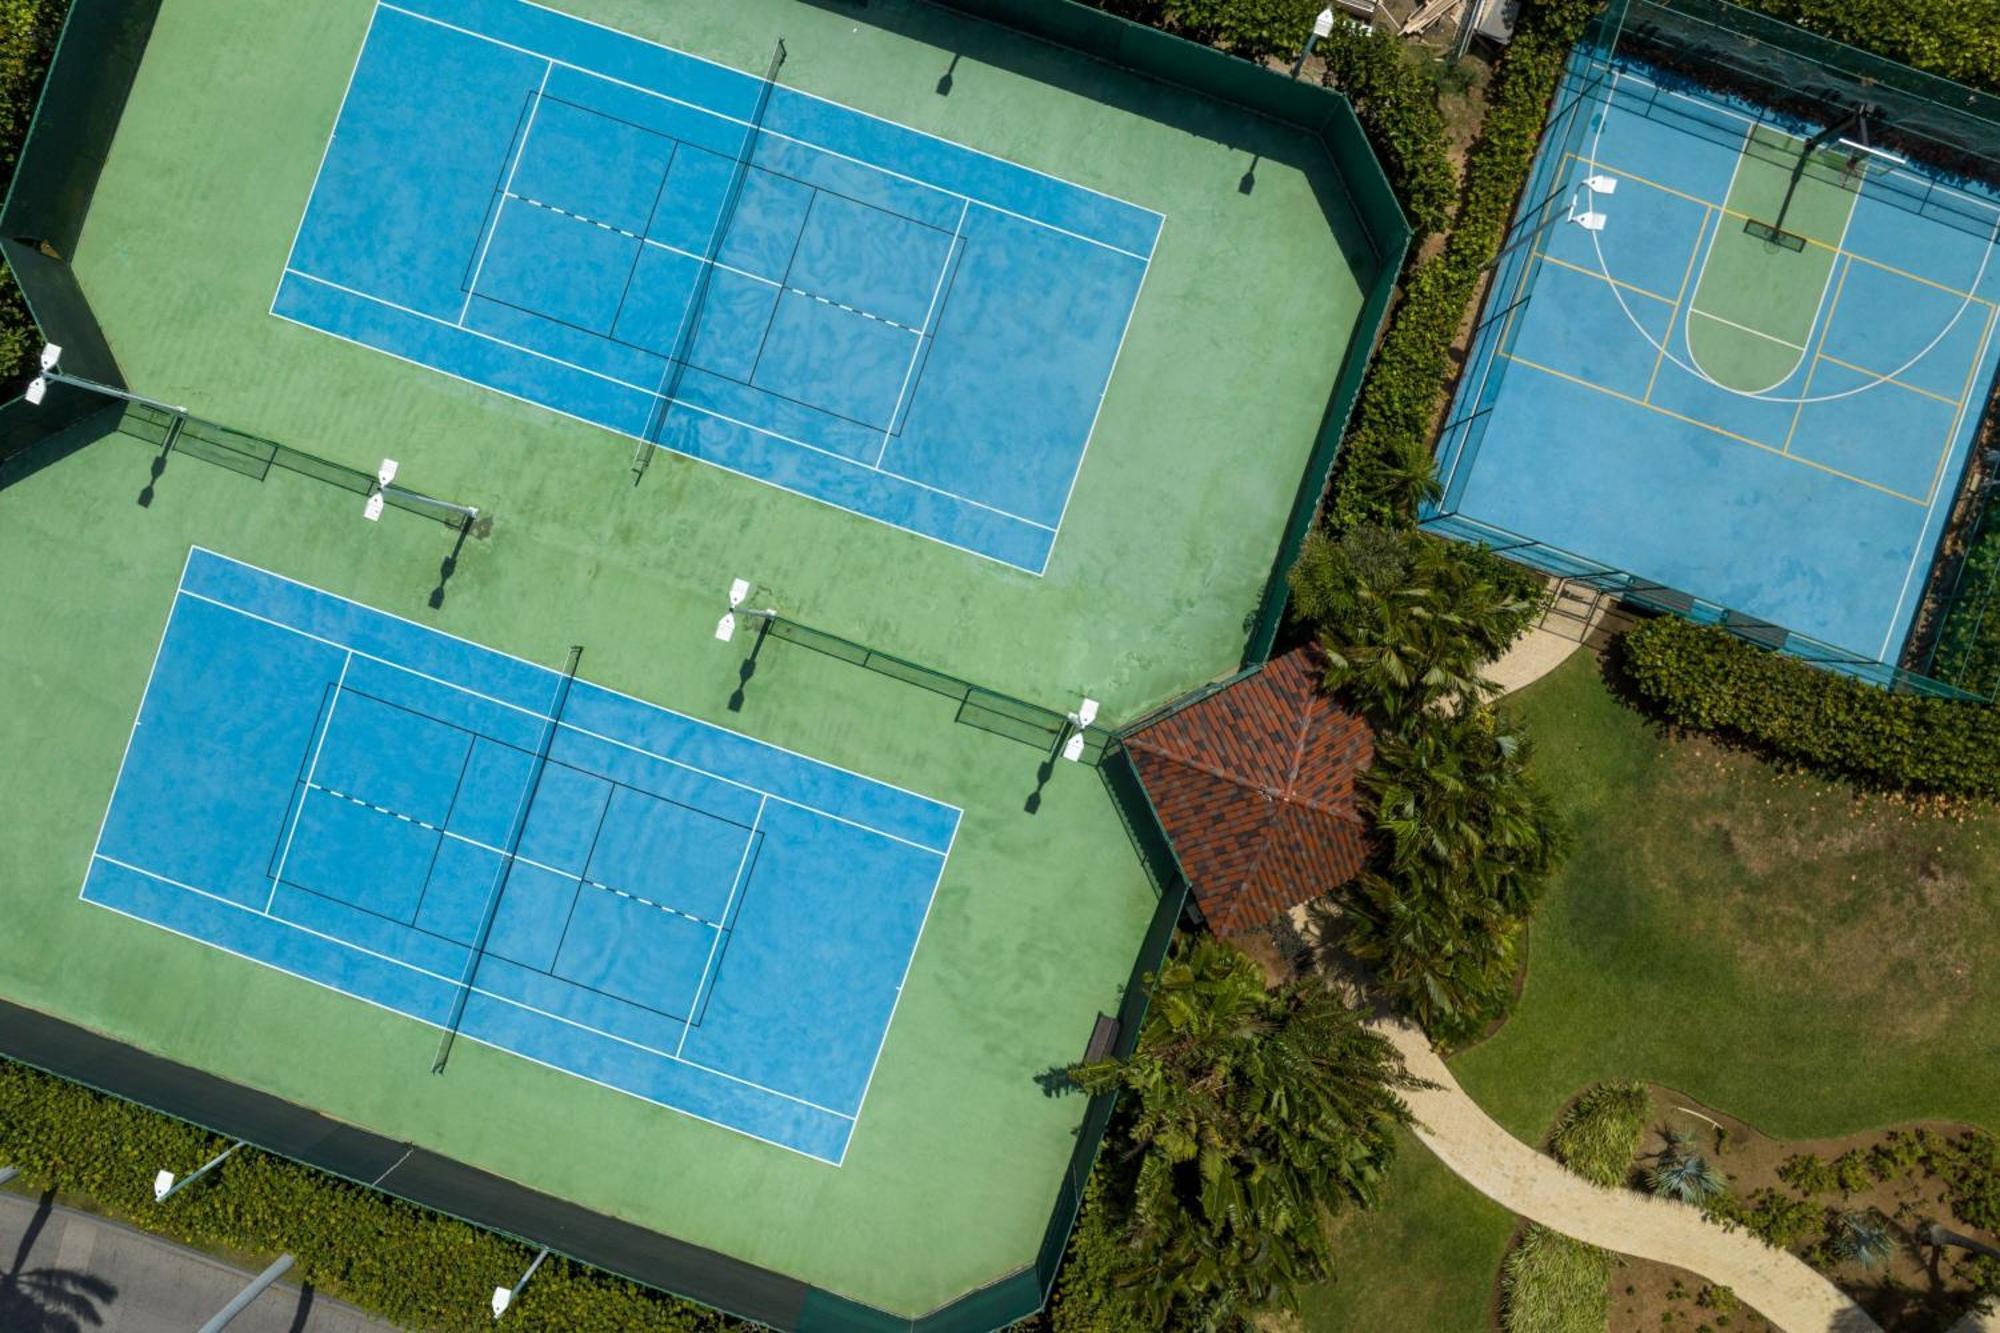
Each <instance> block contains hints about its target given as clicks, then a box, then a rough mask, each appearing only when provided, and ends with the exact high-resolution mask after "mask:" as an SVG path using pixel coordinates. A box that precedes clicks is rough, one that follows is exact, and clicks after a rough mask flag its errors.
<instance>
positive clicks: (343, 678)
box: [264, 648, 354, 914]
mask: <svg viewBox="0 0 2000 1333" xmlns="http://www.w3.org/2000/svg"><path fill="white" fill-rule="evenodd" d="M353 665H354V650H353V649H352V648H349V649H348V650H347V656H346V657H344V658H342V659H341V660H340V678H339V679H338V680H336V681H334V683H333V699H332V700H331V701H330V702H329V703H328V704H327V706H326V721H325V722H323V723H322V724H321V725H320V729H319V739H318V740H317V741H315V742H313V752H312V760H311V762H309V763H308V764H307V765H306V785H305V790H304V791H301V792H300V793H299V806H298V809H296V810H294V811H292V826H291V828H289V829H287V830H286V831H285V847H284V850H283V851H281V852H279V853H278V865H277V868H276V869H274V870H273V871H272V872H271V892H270V893H268V894H266V895H265V897H264V911H265V912H266V913H267V914H268V913H269V912H270V910H271V903H272V900H273V899H275V898H276V897H277V896H278V886H279V885H280V884H282V883H284V882H285V862H286V861H288V860H290V859H291V856H292V839H293V838H296V837H297V836H298V835H299V820H300V819H302V818H304V817H305V813H306V800H307V798H309V797H310V796H311V795H312V790H313V774H314V773H316V772H318V771H319V756H320V751H322V750H324V749H325V748H326V738H327V737H328V736H329V735H331V734H332V733H333V714H334V711H335V710H336V709H338V708H339V707H340V692H341V689H342V688H343V687H344V686H345V685H346V684H347V668H349V667H351V666H353Z"/></svg>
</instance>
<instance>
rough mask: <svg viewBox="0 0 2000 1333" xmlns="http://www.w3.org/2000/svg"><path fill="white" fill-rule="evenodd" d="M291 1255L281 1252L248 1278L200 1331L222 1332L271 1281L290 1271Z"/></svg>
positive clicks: (208, 1332)
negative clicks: (241, 1288)
mask: <svg viewBox="0 0 2000 1333" xmlns="http://www.w3.org/2000/svg"><path fill="white" fill-rule="evenodd" d="M291 1267H292V1256H291V1255H289V1254H281V1255H279V1256H278V1257H277V1258H276V1259H274V1260H272V1261H271V1266H270V1267H269V1268H267V1269H265V1270H264V1271H263V1272H261V1273H259V1274H258V1275H257V1276H256V1277H253V1278H251V1279H250V1285H249V1286H247V1287H245V1288H244V1289H243V1290H241V1291H239V1292H237V1293H236V1297H235V1299H233V1300H232V1301H230V1302H229V1304H227V1305H225V1306H223V1307H222V1308H221V1309H220V1310H218V1311H216V1313H215V1318H213V1319H211V1320H209V1321H208V1322H207V1323H206V1324H203V1325H202V1326H201V1333H222V1330H223V1329H225V1328H227V1327H228V1326H229V1321H230V1320H232V1319H234V1318H236V1316H237V1315H240V1314H242V1313H243V1312H244V1311H245V1310H247V1309H249V1308H250V1302H252V1301H254V1300H256V1299H257V1298H258V1297H259V1296H262V1295H263V1294H264V1293H265V1292H266V1291H267V1290H269V1289H270V1286H271V1284H272V1283H274V1282H276V1281H277V1280H278V1279H279V1278H281V1277H283V1276H284V1275H285V1274H286V1273H288V1272H290V1271H291Z"/></svg>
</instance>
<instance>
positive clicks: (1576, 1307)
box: [1500, 1226, 1611, 1333]
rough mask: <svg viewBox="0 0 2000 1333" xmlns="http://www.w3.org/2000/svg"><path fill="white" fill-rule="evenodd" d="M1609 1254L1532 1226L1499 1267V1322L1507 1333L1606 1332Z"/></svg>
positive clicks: (1559, 1234) (1609, 1268) (1609, 1306)
mask: <svg viewBox="0 0 2000 1333" xmlns="http://www.w3.org/2000/svg"><path fill="white" fill-rule="evenodd" d="M1610 1277H1611V1256H1610V1255H1609V1254H1607V1253H1606V1252H1605V1251H1603V1250H1600V1249H1597V1248H1596V1247H1595V1246H1591V1245H1585V1244H1584V1243H1583V1242H1581V1241H1575V1240H1571V1239H1570V1238H1569V1237H1568V1236H1565V1235H1562V1234H1561V1233H1559V1232H1555V1231H1550V1230H1548V1229H1547V1228H1546V1227H1537V1226H1531V1227H1529V1228H1528V1229H1527V1230H1526V1231H1524V1232H1522V1233H1521V1242H1520V1244H1518V1245H1516V1246H1515V1247H1514V1248H1513V1249H1512V1250H1510V1251H1508V1253H1507V1260H1506V1262H1505V1263H1504V1264H1502V1265H1501V1268H1500V1301H1501V1307H1500V1324H1501V1327H1502V1328H1504V1329H1506V1330H1507V1333H1604V1324H1605V1321H1606V1320H1607V1319H1609V1318H1610V1316H1611V1298H1610V1295H1609V1291H1610V1288H1609V1286H1608V1285H1607V1283H1608V1282H1609V1280H1610Z"/></svg>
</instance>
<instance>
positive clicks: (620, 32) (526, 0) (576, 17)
mask: <svg viewBox="0 0 2000 1333" xmlns="http://www.w3.org/2000/svg"><path fill="white" fill-rule="evenodd" d="M521 3H523V4H525V5H527V6H528V7H529V8H531V9H539V10H541V11H542V12H543V13H545V14H555V15H558V16H559V17H562V18H566V19H569V20H571V21H573V22H576V23H582V24H584V25H586V26H588V27H592V28H596V29H598V30H600V31H602V32H608V33H611V34H612V35H614V36H617V37H622V38H624V39H625V40H627V41H633V42H638V43H639V44H640V45H642V46H650V47H653V48H654V49H655V50H659V51H667V52H670V53H671V54H673V55H677V56H685V57H686V58H687V59H689V60H695V61H699V62H701V63H702V64H704V65H707V66H708V67H710V68H711V69H720V70H727V71H728V72H730V73H731V74H740V75H742V76H743V77H745V78H751V79H754V78H756V77H757V76H756V75H754V74H752V73H750V72H749V71H747V70H740V69H737V68H736V67H735V66H734V65H725V64H723V63H722V62H721V61H720V60H711V59H709V58H708V57H707V56H700V55H696V54H695V53H694V52H692V51H683V50H681V49H680V48H679V47H677V46H668V45H667V44H666V43H665V42H658V41H654V40H653V39H652V38H650V37H641V36H639V35H637V34H636V33H629V32H626V31H625V30H624V29H622V28H614V27H612V26H611V25H610V24H608V23H600V22H598V21H597V20H596V19H588V18H584V17H583V16H582V15H580V14H571V13H567V12H565V11H563V10H559V9H554V8H552V7H550V6H548V5H545V4H541V3H540V2H539V0H521ZM785 91H786V92H788V93H791V94H793V95H794V96H797V97H803V98H805V99H806V100H808V101H812V102H818V103H819V104H820V105H821V106H831V107H838V108H839V109H840V110H842V111H851V112H853V113H854V114H855V115H857V116H862V117H865V118H866V119H868V120H872V121H875V122H877V123H879V124H883V125H894V126H895V127H896V128H897V129H899V130H903V131H906V132H907V133H910V134H915V135H920V136H922V137H923V138H926V139H929V140H932V141H933V142H935V143H941V144H944V145H945V146H946V147H949V148H956V149H958V150H960V151H961V152H966V153H971V154H973V155H974V156H976V157H983V158H985V159H987V160H988V161H990V162H1000V163H1004V164H1005V165H1007V166H1010V167H1013V168H1015V169H1016V170H1019V171H1025V172H1028V173H1029V174H1030V175H1034V176H1040V177H1041V178H1042V179H1043V180H1051V181H1054V182H1055V183H1056V184H1058V185H1067V186H1069V187H1070V188H1071V189H1073V190H1082V191H1083V192H1084V193H1086V194H1094V195H1096V196H1097V197H1098V198H1099V199H1109V200H1110V201H1111V202H1112V203H1114V204H1123V205H1125V207H1127V208H1130V209H1135V210H1137V211H1138V212H1141V213H1150V214H1152V215H1153V216H1154V217H1156V218H1160V219H1161V220H1162V221H1164V220H1165V218H1166V215H1165V214H1164V213H1162V212H1160V211H1159V210H1158V209H1156V208H1148V207H1146V206H1145V205H1144V204H1135V203H1133V202H1132V201H1131V200H1130V199H1121V198H1120V197H1119V196H1117V195H1115V194H1109V193H1106V192H1105V191H1103V190H1099V189H1094V188H1092V187H1091V186H1088V185H1079V184H1078V183H1077V182H1075V181H1073V180H1069V179H1066V178H1065V177H1062V176H1058V175H1056V174H1055V173H1054V172H1050V171H1043V170H1042V169H1041V168H1040V167H1031V166H1028V165H1026V164H1025V163H1021V162H1016V161H1014V160H1013V159H1012V158H1008V157H1002V156H1000V155H999V154H998V153H989V152H987V151H986V150H985V149H984V148H973V147H970V146H968V145H966V144H962V143H959V142H958V141H957V140H956V139H947V138H945V137H944V136H943V135H941V134H933V133H931V132H930V131H929V130H920V129H918V128H916V127H915V126H914V125H905V124H903V122H901V121H900V120H891V119H889V118H888V117H887V116H878V115H876V114H875V113H874V112H872V111H863V110H861V109H860V108H859V107H852V106H849V105H848V104H847V103H845V102H836V101H834V100H833V99H832V98H830V97H821V96H820V95H819V94H818V93H809V92H807V91H805V90H804V89H803V88H793V87H789V86H787V87H786V89H785ZM1327 156H1328V158H1329V159H1331V157H1332V154H1331V153H1330V152H1329V153H1328V155H1327Z"/></svg>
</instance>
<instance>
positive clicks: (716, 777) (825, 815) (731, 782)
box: [180, 588, 963, 892]
mask: <svg viewBox="0 0 2000 1333" xmlns="http://www.w3.org/2000/svg"><path fill="white" fill-rule="evenodd" d="M180 595H181V596H183V597H192V598H194V599H195V600H196V601H198V602H207V603H208V604H209V605H210V606H219V607H221V608H222V609H223V610H225V611H233V612H235V613H236V614H237V615H239V616H245V617H247V618H249V619H251V620H255V621H258V622H260V623H262V624H266V625H270V626H272V627H274V628H276V629H282V630H290V631H291V632H292V633H294V634H297V635H299V636H301V637H302V638H307V639H311V640H312V641H313V642H315V643H323V644H325V645H326V646H327V647H329V648H338V649H340V650H342V651H343V652H345V653H347V654H348V657H349V659H350V660H352V659H353V658H356V657H359V658H361V659H363V660H364V661H369V662H374V663H375V664H377V665H378V666H385V667H388V668H389V669H390V670H391V671H401V672H403V673H405V674H406V675H411V676H415V677H417V678H418V679H419V680H426V681H429V682H430V683H431V684H433V685H441V686H443V687H444V688H446V689H450V690H457V691H458V692H459V693H461V694H464V695H467V696H469V697H471V698H474V699H480V700H484V701H485V702H486V703H490V704H493V705H495V706H497V707H500V708H508V709H512V710H513V711H515V712H517V713H520V714H522V715H523V716H526V717H532V718H534V719H536V720H537V721H541V722H554V723H555V724H556V727H557V728H558V729H559V730H562V731H572V732H575V733H576V734H577V735H579V736H588V737H589V738H590V739H592V740H596V741H603V742H604V743H605V744H607V745H616V746H618V747H620V748H621V749H626V750H630V751H632V753H634V754H638V755H643V756H645V757H646V758H648V759H652V760H656V761H657V762H659V763H662V764H666V765H668V766H669V767H672V768H678V769H683V770H685V771H687V772H689V773H695V774H698V775H700V776H701V777H705V778H708V779H710V780H711V781H715V782H720V783H723V784H725V785H726V786H730V787H735V788H736V789H738V790H739V791H745V792H749V793H750V794H751V795H754V796H759V797H769V798H770V799H771V800H774V801H776V802H778V803H779V804H780V805H789V806H791V807H792V808H794V809H796V810H803V811H805V812H806V813H807V814H811V815H817V816H819V817H820V818H821V819H830V820H832V821H833V822H835V823H837V824H845V825H847V826H848V827H849V828H857V829H860V830H861V831H862V832H864V833H872V834H874V835H875V836H876V837H878V838H887V839H888V840H889V841H891V842H899V843H902V844H903V845H904V846H906V847H913V848H915V849H916V850H918V851H920V852H923V853H924V854H925V855H927V856H937V857H942V856H943V855H944V854H945V853H943V852H940V851H938V850H937V849H936V848H934V847H926V846H924V845H923V844H922V843H920V842H915V841H912V840H911V839H909V838H905V837H903V836H902V835H900V834H896V833H890V832H888V831H887V830H885V829H878V828H874V827H871V826H870V825H867V824H864V823H862V822H861V821H859V820H857V819H849V818H848V817H846V816H845V815H837V814H834V813H833V812H832V811H831V810H822V809H820V808H818V807H817V806H812V805H807V804H806V803H805V802H804V801H795V800H793V799H791V798H790V797H788V796H781V795H779V794H778V793H777V792H771V791H765V790H764V789H763V788H761V787H753V786H752V785H750V784H749V783H747V782H743V781H740V780H738V779H736V778H730V777H724V776H723V775H722V774H720V773H711V772H709V771H708V770H707V769H705V768H700V767H697V766H696V765H694V764H690V763H688V762H686V761H685V760H681V759H674V758H671V757H669V756H667V755H663V754H656V753H654V752H653V751H651V750H648V749H646V748H645V747H644V746H642V745H634V744H632V743H631V742H630V741H622V740H619V739H617V738H616V737H614V736H605V735H601V734H599V733H598V732H595V731H592V730H590V729H589V728H588V727H579V726H577V725H576V724H575V723H574V722H566V721H562V720H560V719H557V718H552V717H550V716H549V715H548V714H547V713H543V712H540V711H538V710H536V709H533V708H529V707H527V706H526V705H525V704H517V703H513V702H511V701H510V700H507V699H501V698H497V697H495V696H493V695H490V694H482V693H481V692H480V691H478V690H475V689H473V688H472V687H471V686H469V685H460V684H458V683H456V682H454V681H449V680H445V679H443V678H442V677H439V676H433V675H430V674H429V673H427V672H423V671H419V670H417V669H416V668H415V667H412V666H405V665H404V664H403V663H401V662H392V661H390V660H389V659H388V658H386V657H377V656H376V655H375V654H373V653H371V652H368V651H366V650H365V649H361V648H350V647H348V646H347V645H346V644H344V643H339V642H336V641H335V640H333V639H329V638H326V637H324V636H323V635H319V634H314V633H313V632H312V631H311V630H305V629H300V628H299V627H298V626H297V625H287V624H286V623H285V622H283V621H282V620H273V619H271V618H270V617H269V616H265V615H259V614H258V613H257V612H255V611H251V610H247V609H245V608H244V607H240V606H231V605H230V604H229V603H228V602H224V601H219V600H218V599H216V598H214V597H210V596H209V595H208V594H207V593H200V592H196V591H194V590H193V589H192V588H182V589H181V590H180ZM328 595H329V596H331V594H328ZM346 678H347V668H346V666H345V665H343V666H342V667H341V679H342V680H343V681H344V680H345V679H346ZM585 683H586V684H588V682H585ZM597 688H601V687H597ZM607 693H611V691H607ZM337 697H338V696H336V698H337ZM627 697H629V696H627ZM634 702H637V703H645V701H644V700H634ZM646 706H647V707H658V705H657V704H648V705H646ZM661 711H663V712H665V711H671V710H666V709H662V710H661ZM676 716H681V715H679V714H677V715H676ZM327 720H328V723H329V724H331V722H332V712H331V710H329V711H328V717H327ZM687 720H688V721H691V722H698V723H700V724H701V725H702V726H705V727H712V726H713V725H714V724H713V723H708V722H701V719H699V718H689V719H687ZM718 730H720V728H718ZM729 734H735V733H729ZM744 739H746V740H747V739H750V738H749V737H745V738H744ZM325 742H326V733H325V732H321V733H320V743H321V744H325ZM754 743H755V744H758V745H762V744H763V743H764V742H762V741H755V742H754ZM772 748H773V749H776V748H777V747H776V746H773V747H772ZM799 757H800V758H807V759H809V758H810V756H805V755H801V756H799ZM318 758H319V753H318V750H317V748H315V750H314V752H313V760H314V762H315V763H317V762H318ZM812 762H814V763H818V762H819V761H818V760H812ZM828 767H832V766H831V765H828ZM853 776H855V777H862V775H861V774H858V773H857V774H854V775H853ZM307 778H308V781H310V778H311V772H310V770H308V773H307ZM862 780H863V781H867V782H873V781H874V780H875V779H873V778H863V779H862ZM883 785H884V786H887V785H888V784H886V783H884V784H883ZM907 794H908V795H912V796H915V795H916V793H915V792H910V793H907ZM919 799H922V800H929V799H930V798H929V797H921V798H919ZM932 804H936V805H942V804H944V803H943V802H941V801H937V802H932ZM299 808H300V810H301V811H303V810H304V808H305V804H304V802H303V801H301V802H300V805H299ZM947 808H948V809H949V808H954V807H947ZM961 813H963V812H961ZM292 825H293V828H294V829H296V828H297V827H298V820H297V818H296V816H295V817H294V818H293V821H292ZM286 844H287V846H289V845H290V839H289V838H288V839H287V840H286ZM515 859H517V860H518V859H520V858H518V857H517V858H515ZM278 868H279V870H280V871H282V870H283V869H284V863H283V861H282V860H281V861H280V862H279V866H278ZM556 873H558V874H561V875H563V876H565V877H566V878H575V876H571V875H569V873H568V872H567V871H557V872H556ZM274 892H275V890H274Z"/></svg>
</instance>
